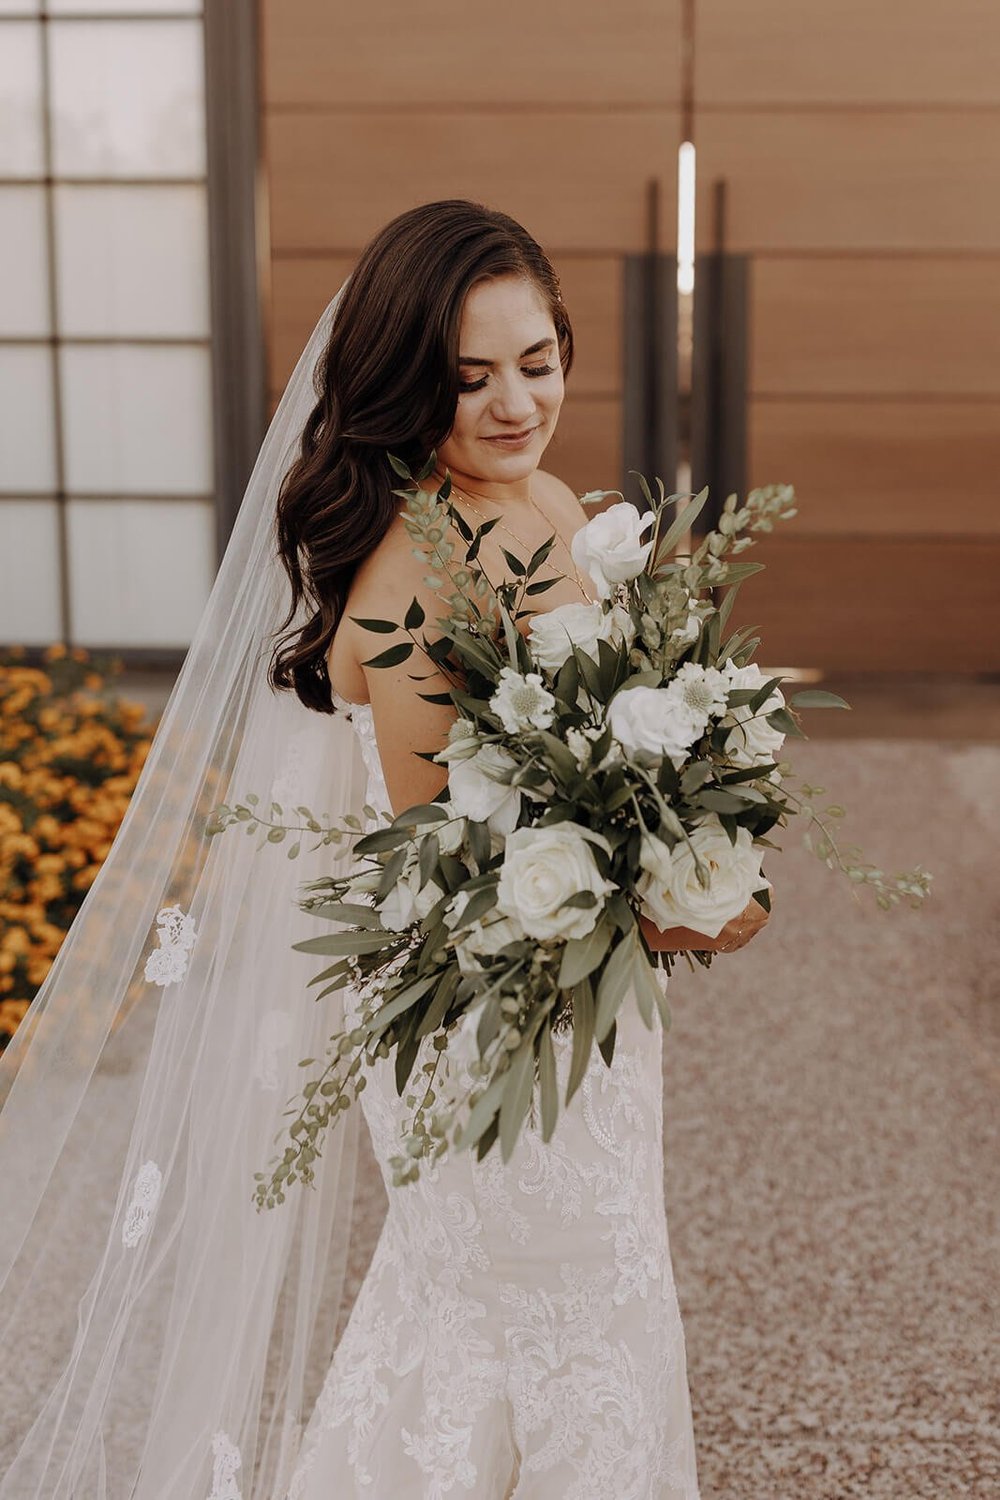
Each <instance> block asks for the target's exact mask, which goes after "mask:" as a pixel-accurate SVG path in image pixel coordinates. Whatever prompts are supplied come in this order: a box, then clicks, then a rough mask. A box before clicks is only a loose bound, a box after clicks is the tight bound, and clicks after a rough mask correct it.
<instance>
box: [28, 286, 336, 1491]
mask: <svg viewBox="0 0 1000 1500" xmlns="http://www.w3.org/2000/svg"><path fill="white" fill-rule="evenodd" d="M346 284H347V283H346V282H345V283H344V285H345V286H346ZM343 291H344V287H343V286H342V287H341V288H340V291H338V293H337V295H336V296H335V297H334V298H333V300H332V301H331V302H330V303H329V305H328V306H327V308H326V309H325V310H324V312H323V314H322V316H321V317H320V319H319V321H318V323H317V324H316V327H315V329H314V330H313V332H312V334H311V336H310V338H309V341H308V343H307V345H306V347H305V350H304V351H303V353H302V356H301V358H300V359H299V362H298V364H297V365H296V367H295V370H294V371H293V373H292V376H291V378H290V380H289V382H288V385H287V387H286V390H285V392H284V395H283V397H282V400H281V402H280V404H279V406H278V408H277V411H276V412H275V415H274V417H273V419H272V421H271V424H270V427H269V428H268V431H267V435H266V437H265V439H264V442H263V445H262V447H261V450H260V454H259V456H258V458H257V462H256V464H255V467H254V470H253V473H252V475H251V477H250V480H249V483H248V485H247V488H246V492H245V495H244V498H243V502H242V506H241V508H240V512H239V516H238V518H237V521H236V525H235V527H234V529H233V533H232V537H231V539H230V542H229V545H228V548H227V550H226V554H225V557H224V559H223V562H222V565H221V568H220V570H219V573H218V577H217V579H216V582H215V585H214V587H213V589H212V593H211V596H210V598H209V600H208V603H207V605H206V607H205V611H204V614H203V616H202V619H201V621H200V623H199V626H198V629H197V633H196V635H195V638H194V640H193V642H192V645H191V647H190V650H189V651H188V653H187V657H186V660H185V663H184V666H183V669H182V671H181V673H180V675H179V677H178V679H177V681H176V683H175V685H174V688H173V691H172V693H171V695H170V698H169V701H168V703H167V706H166V709H165V712H164V714H163V717H162V720H161V722H160V725H159V728H158V730H157V733H156V735H155V737H154V740H153V743H152V746H151V749H150V752H149V756H148V758H147V761H146V764H145V766H144V768H143V771H142V775H141V777H140V779H139V783H138V786H137V787H136V790H135V793H134V795H133V797H132V799H131V802H130V805H129V809H128V812H127V815H126V817H125V819H124V822H123V823H122V826H121V829H120V831H119V833H118V836H117V838H116V839H115V841H114V843H113V845H112V848H111V850H110V852H109V854H108V856H107V859H106V861H105V863H104V865H103V867H102V869H101V872H100V874H99V876H98V878H97V879H96V880H95V882H94V884H93V886H92V887H91V889H90V891H89V892H88V894H87V897H86V899H85V901H84V903H83V905H82V907H81V909H80V911H79V912H78V914H77V916H76V919H75V921H74V922H73V924H72V926H71V928H70V931H69V933H68V934H67V937H66V940H65V942H64V943H63V946H62V948H61V950H60V952H59V955H58V957H57V959H56V961H55V963H54V964H53V966H52V969H51V970H50V972H49V975H48V977H47V979H46V981H45V983H44V984H43V986H42V988H41V990H40V991H39V993H38V995H37V996H36V998H35V1000H34V1001H33V1003H32V1005H31V1007H30V1008H29V1010H28V1013H27V1015H26V1017H25V1019H24V1021H23V1023H22V1025H21V1027H20V1028H19V1030H18V1033H17V1035H16V1036H15V1038H14V1040H13V1041H12V1043H11V1044H10V1046H9V1047H8V1049H7V1051H6V1053H5V1054H4V1055H3V1059H2V1062H0V1103H2V1110H0V1347H2V1350H3V1359H4V1364H5V1366H6V1376H5V1379H6V1381H7V1391H6V1394H5V1399H4V1402H3V1403H2V1405H0V1473H2V1474H3V1477H2V1478H0V1500H280V1497H282V1496H283V1495H284V1489H285V1485H286V1483H287V1479H288V1475H289V1473H290V1469H291V1466H292V1464H293V1463H294V1459H295V1456H296V1452H297V1447H298V1439H299V1435H300V1432H301V1429H302V1428H303V1427H304V1425H305V1423H306V1422H307V1420H308V1417H309V1413H310V1410H311V1407H312V1404H313V1402H314V1401H315V1399H316V1396H317V1394H318V1392H319V1388H320V1386H321V1384H322V1381H323V1377H324V1375H325V1373H326V1370H327V1367H328V1365H329V1361H330V1357H331V1354H332V1350H333V1346H334V1341H335V1337H336V1329H337V1324H338V1316H339V1313H340V1310H341V1297H342V1292H343V1284H344V1275H345V1264H346V1258H347V1251H348V1243H349V1237H350V1229H351V1205H352V1201H353V1190H354V1172H355V1162H356V1153H357V1148H358V1130H359V1121H358V1119H357V1113H358V1111H357V1110H356V1109H352V1110H348V1111H347V1113H346V1114H345V1115H344V1116H342V1117H341V1119H340V1122H339V1123H338V1125H337V1127H336V1129H335V1130H333V1131H331V1132H330V1133H329V1138H328V1140H327V1142H326V1144H325V1146H324V1148H323V1155H322V1158H321V1160H320V1161H319V1162H317V1163H316V1168H317V1173H316V1182H315V1186H314V1187H307V1188H304V1187H303V1186H302V1185H301V1184H299V1183H296V1184H295V1185H293V1186H291V1187H289V1188H288V1190H287V1192H286V1196H285V1202H284V1203H283V1204H279V1205H277V1206H276V1207H274V1208H271V1209H261V1210H258V1209H257V1207H256V1205H255V1203H254V1201H253V1191H254V1187H255V1183H254V1172H255V1171H263V1170H265V1169H266V1168H267V1167H268V1163H269V1162H270V1161H271V1159H272V1158H273V1157H275V1156H276V1155H278V1153H279V1150H280V1149H281V1148H280V1147H279V1145H278V1144H277V1142H276V1137H278V1136H279V1134H280V1133H281V1132H282V1131H283V1129H284V1128H285V1127H286V1125H287V1123H288V1122H287V1121H286V1119H285V1111H286V1110H287V1109H288V1108H289V1107H290V1104H291V1101H292V1100H293V1098H294V1096H295V1095H296V1094H297V1093H298V1091H299V1089H300V1088H301V1085H302V1081H303V1079H304V1077H305V1076H306V1075H305V1074H304V1073H303V1072H302V1071H300V1070H299V1068H298V1064H299V1061H300V1060H301V1059H303V1058H307V1057H316V1056H319V1057H322V1055H323V1050H324V1045H325V1041H326V1038H327V1037H328V1036H329V1034H330V1033H331V1032H332V1031H333V1030H335V1029H337V1027H338V1026H339V1025H340V1022H341V1017H342V1001H341V1000H340V998H339V996H338V995H337V994H334V995H333V996H328V997H326V998H325V999H324V1000H322V1001H320V1002H319V1003H317V1001H316V1000H315V999H314V998H313V997H314V995H315V994H316V989H315V987H314V988H313V989H309V988H308V981H309V979H310V978H311V977H312V976H313V974H314V973H315V970H316V961H315V959H314V958H311V957H308V956H306V955H304V954H302V953H298V952H295V951H293V949H292V944H293V943H294V942H296V941H298V940H299V939H300V938H303V937H309V936H315V935H316V934H317V932H318V931H319V930H320V929H319V928H318V926H317V919H316V918H315V917H312V916H309V915H307V914H306V913H304V912H302V911H301V910H300V909H299V907H298V905H297V902H296V896H297V891H298V886H299V885H300V884H301V883H302V882H304V881H306V880H309V879H313V878H315V877H316V876H317V875H319V874H321V873H323V872H324V871H328V870H329V869H330V868H331V861H332V860H334V859H335V858H338V857H341V856H338V855H337V854H336V851H335V849H334V847H333V846H327V847H326V848H321V849H319V850H318V851H316V852H313V845H314V843H315V842H316V841H315V840H309V839H308V838H307V839H306V840H304V841H303V844H302V852H301V854H300V856H299V857H298V858H297V859H288V858H286V853H285V847H283V846H281V845H274V844H272V845H270V846H268V847H265V848H258V842H259V838H258V837H253V836H252V837H244V836H243V832H244V830H243V829H242V828H232V829H229V830H227V831H226V832H225V833H222V834H220V835H217V836H215V837H212V838H209V837H207V836H206V833H205V825H206V820H207V817H208V814H209V812H210V811H211V809H212V808H213V807H214V806H215V805H217V804H218V803H220V802H228V803H234V802H236V801H240V800H242V799H243V798H244V797H245V795H246V793H247V792H251V791H253V792H256V793H258V794H259V796H260V798H261V803H262V805H266V803H267V802H268V800H269V799H271V798H273V799H274V800H275V801H277V802H279V803H280V804H281V805H282V807H284V808H286V809H287V808H291V807H294V806H296V805H300V804H304V805H306V806H308V807H310V808H311V809H312V810H313V811H315V812H319V813H328V814H330V816H331V817H332V818H334V819H339V818H340V817H342V816H343V814H344V813H345V812H348V811H351V810H357V809H358V808H359V807H360V806H361V804H362V803H363V801H364V767H363V762H362V761H361V757H360V752H359V750H358V747H357V743H356V740H355V737H354V734H353V731H352V729H351V726H350V724H349V723H348V722H347V721H346V719H345V717H344V715H343V714H341V713H336V714H333V715H327V714H321V713H316V712H311V711H310V710H308V709H306V708H305V707H304V706H303V705H302V704H301V703H300V701H299V700H298V698H297V697H296V696H295V695H294V694H293V693H289V692H275V691H274V690H273V689H272V688H271V687H270V686H269V685H268V683H267V680H266V667H267V661H268V659H269V655H270V649H271V646H272V645H273V641H272V639H271V637H272V635H273V632H274V631H275V630H276V629H277V628H278V626H279V625H280V624H281V622H282V620H283V618H284V616H285V614H286V612H287V608H288V599H289V597H290V595H289V587H288V582H287V578H286V576H285V574H284V571H283V569H282V567H281V564H280V560H279V559H278V556H277V551H276V545H275V539H274V532H273V525H274V514H275V504H276V499H277V495H278V490H279V487H280V484H281V480H282V478H283V477H284V475H285V473H286V472H287V469H288V467H289V465H290V464H291V462H292V461H293V459H294V458H295V456H296V454H297V450H298V443H299V439H300V435H301V432H302V428H303V426H304V425H305V422H306V419H307V417H308V414H309V412H310V410H311V407H312V405H313V403H314V401H315V398H316V392H315V390H314V386H313V374H314V369H315V366H316V363H317V360H318V359H319V357H320V355H321V354H322V352H323V349H324V347H325V344H326V342H327V339H328V337H329V333H330V328H331V325H332V321H333V318H334V315H335V313H336V308H337V305H338V302H339V300H340V298H341V296H342V294H343Z"/></svg>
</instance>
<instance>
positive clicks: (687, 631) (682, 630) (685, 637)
mask: <svg viewBox="0 0 1000 1500" xmlns="http://www.w3.org/2000/svg"><path fill="white" fill-rule="evenodd" d="M700 630H701V616H700V615H699V614H698V613H697V611H696V610H694V609H691V610H689V611H688V617H687V619H686V620H685V621H684V624H683V625H679V626H678V627H677V629H676V630H672V631H671V632H670V644H671V645H672V646H693V645H694V643H695V641H696V640H697V639H698V633H699V631H700Z"/></svg>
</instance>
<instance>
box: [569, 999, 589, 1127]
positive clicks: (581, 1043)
mask: <svg viewBox="0 0 1000 1500" xmlns="http://www.w3.org/2000/svg"><path fill="white" fill-rule="evenodd" d="M593 1040H594V991H593V988H592V986H591V983H590V980H589V979H584V980H583V981H582V982H581V983H580V984H578V985H575V986H574V988H573V1055H572V1057H571V1059H570V1065H569V1078H568V1079H567V1080H566V1103H567V1105H568V1104H569V1101H570V1100H571V1099H572V1097H573V1095H574V1094H575V1093H576V1091H577V1089H578V1088H579V1087H580V1084H581V1083H582V1082H583V1078H584V1074H585V1073H586V1071H587V1064H588V1063H589V1062H590V1051H591V1046H592V1043H593Z"/></svg>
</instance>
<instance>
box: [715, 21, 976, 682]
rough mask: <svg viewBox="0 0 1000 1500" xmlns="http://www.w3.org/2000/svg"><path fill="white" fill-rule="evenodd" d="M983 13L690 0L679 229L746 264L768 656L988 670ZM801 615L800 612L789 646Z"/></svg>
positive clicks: (757, 597)
mask: <svg viewBox="0 0 1000 1500" xmlns="http://www.w3.org/2000/svg"><path fill="white" fill-rule="evenodd" d="M998 61H1000V7H997V6H996V5H995V4H994V3H992V0H909V3H908V4H907V5H906V6H905V7H897V6H874V5H871V4H870V3H869V0H844V3H842V4H840V5H837V6H834V7H827V8H826V9H825V10H824V11H823V13H822V17H817V18H816V20H815V24H813V22H812V20H810V23H809V24H808V25H806V24H804V22H803V11H802V7H801V5H800V4H798V3H797V0H754V4H753V5H747V4H745V0H695V44H694V80H693V82H694V121H695V125H694V138H695V143H696V147H697V164H698V184H699V202H698V233H699V242H700V246H701V248H703V249H708V248H710V237H711V228H712V225H711V210H710V203H711V195H712V190H713V183H714V181H715V180H717V179H720V178H721V179H724V180H725V182H726V185H727V197H726V201H727V214H726V248H727V249H729V250H731V251H733V252H735V253H740V254H745V255H748V256H749V257H750V258H751V262H752V264H751V274H750V289H751V290H750V309H749V318H750V330H749V332H750V340H749V347H750V359H749V370H748V382H749V412H748V432H749V466H750V482H751V483H761V482H764V481H766V480H770V479H781V480H788V481H791V482H793V483H794V484H795V486H796V489H797V491H798V492H799V495H800V498H801V506H800V511H799V515H798V516H797V517H796V518H795V519H794V520H793V521H791V522H789V523H787V527H785V528H783V529H782V530H781V531H780V532H779V534H777V535H776V536H774V537H773V538H769V539H768V540H767V542H766V543H765V544H764V545H763V547H762V549H761V551H760V552H759V554H758V556H759V559H760V560H761V561H763V562H766V563H767V564H768V567H767V571H766V572H765V573H764V574H762V575H761V576H760V578H759V579H753V580H751V581H750V582H749V583H748V584H747V585H745V587H744V589H743V591H742V592H741V596H740V612H741V616H740V617H741V619H744V620H746V621H747V622H749V621H750V620H751V619H752V620H753V621H754V622H755V623H759V624H760V625H761V627H762V628H763V629H764V630H765V631H766V632H767V637H766V638H767V641H768V646H769V657H770V659H771V660H772V661H779V662H780V663H782V664H785V665H793V664H795V663H796V662H798V661H800V660H801V658H802V654H803V651H806V652H807V654H808V663H805V662H804V663H803V664H812V665H820V666H827V667H831V668H858V669H864V668H868V667H871V668H880V669H883V668H884V669H891V668H899V669H902V670H913V669H918V668H920V667H928V668H932V667H933V668H940V669H942V670H967V671H976V670H996V669H997V668H998V667H1000V590H998V589H997V587H996V583H995V579H996V577H997V575H998V570H1000V505H998V504H997V500H996V475H997V473H998V472H1000V191H998V189H1000V67H998V65H997V64H998ZM801 610H808V612H809V613H808V619H809V626H808V631H807V632H806V633H805V635H806V636H807V637H808V639H806V638H804V635H803V627H802V624H801V619H802V617H801V614H800V613H799V612H800V611H801Z"/></svg>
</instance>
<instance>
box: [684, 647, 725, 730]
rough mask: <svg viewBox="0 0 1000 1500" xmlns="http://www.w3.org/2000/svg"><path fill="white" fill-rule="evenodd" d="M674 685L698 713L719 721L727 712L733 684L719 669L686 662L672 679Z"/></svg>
mask: <svg viewBox="0 0 1000 1500" xmlns="http://www.w3.org/2000/svg"><path fill="white" fill-rule="evenodd" d="M673 683H676V684H677V691H678V692H679V693H680V695H681V697H682V698H683V699H684V702H685V703H687V704H688V705H689V707H691V708H693V709H694V710H695V712H696V713H700V714H704V715H705V716H706V718H709V719H718V718H721V717H722V715H723V714H724V713H725V712H726V706H727V704H726V698H727V694H728V692H729V689H730V687H731V686H732V684H731V683H730V681H729V679H728V677H727V676H726V674H725V673H724V672H720V671H719V670H718V668H717V667H700V666H699V665H698V663H697V662H693V661H686V662H685V663H684V665H683V666H682V667H680V668H678V670H677V672H676V673H675V675H674V677H673V678H672V679H671V684H673Z"/></svg>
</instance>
